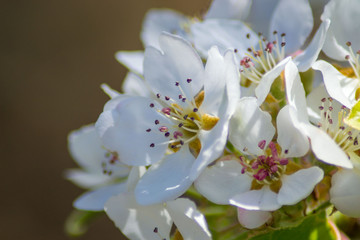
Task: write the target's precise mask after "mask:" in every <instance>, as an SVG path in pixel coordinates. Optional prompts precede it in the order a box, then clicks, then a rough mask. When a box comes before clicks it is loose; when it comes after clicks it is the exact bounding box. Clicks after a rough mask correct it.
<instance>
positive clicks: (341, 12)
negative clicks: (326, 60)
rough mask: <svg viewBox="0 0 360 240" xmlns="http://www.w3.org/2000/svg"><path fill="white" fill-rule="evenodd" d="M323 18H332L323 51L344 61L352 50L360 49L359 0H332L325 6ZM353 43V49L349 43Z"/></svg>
mask: <svg viewBox="0 0 360 240" xmlns="http://www.w3.org/2000/svg"><path fill="white" fill-rule="evenodd" d="M321 19H322V20H323V21H324V19H330V20H331V25H330V28H329V31H328V34H327V36H326V41H325V44H324V47H323V49H322V50H323V51H324V52H325V54H326V55H327V56H329V57H330V58H333V59H336V60H339V61H344V60H345V57H346V56H347V55H349V56H351V55H352V54H351V51H352V49H354V50H355V51H358V50H360V35H359V33H358V31H357V30H358V29H359V28H360V2H359V1H358V0H331V1H329V3H328V4H327V5H326V6H325V8H324V13H323V15H322V16H321ZM348 42H351V43H352V49H351V48H349V46H347V43H348Z"/></svg>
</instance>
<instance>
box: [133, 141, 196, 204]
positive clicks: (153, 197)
mask: <svg viewBox="0 0 360 240" xmlns="http://www.w3.org/2000/svg"><path fill="white" fill-rule="evenodd" d="M194 161H195V158H194V157H193V155H192V154H191V153H190V151H189V150H188V149H187V147H186V146H184V147H183V148H181V150H179V151H178V152H176V153H173V154H171V155H168V156H166V157H165V158H164V160H163V161H162V162H160V163H159V164H157V165H153V166H151V167H150V168H149V169H148V171H147V172H146V173H145V174H144V176H143V177H142V178H141V179H140V181H139V183H138V185H137V186H136V188H135V196H136V200H137V201H138V203H139V204H142V205H149V204H154V203H161V202H166V201H169V200H173V199H175V198H177V197H179V196H180V195H181V194H183V193H184V192H185V191H186V190H187V189H188V188H189V187H190V186H191V184H192V181H191V180H190V178H189V173H190V169H191V166H192V164H193V163H194Z"/></svg>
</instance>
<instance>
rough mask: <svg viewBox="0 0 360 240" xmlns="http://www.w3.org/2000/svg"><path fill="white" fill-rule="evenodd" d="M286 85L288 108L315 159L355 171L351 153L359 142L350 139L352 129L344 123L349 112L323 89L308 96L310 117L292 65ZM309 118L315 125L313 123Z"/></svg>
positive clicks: (303, 92)
mask: <svg viewBox="0 0 360 240" xmlns="http://www.w3.org/2000/svg"><path fill="white" fill-rule="evenodd" d="M285 86H286V96H287V99H288V102H289V105H290V106H291V108H292V109H293V111H290V117H291V120H292V121H294V122H295V126H296V127H297V128H298V129H299V130H300V131H301V132H303V134H305V135H306V136H307V137H309V138H310V142H311V148H312V151H313V153H314V154H315V156H316V157H317V158H318V159H320V160H322V161H324V162H326V163H328V164H332V165H336V166H340V167H345V168H352V166H353V165H352V163H351V161H350V160H349V159H348V154H349V153H351V152H352V151H353V149H354V148H357V142H356V141H355V140H356V138H349V135H348V132H349V131H350V130H349V129H348V128H347V127H346V126H344V124H343V121H342V120H343V118H344V117H345V114H346V112H345V111H344V109H343V108H342V106H341V105H340V104H338V103H336V101H335V100H333V99H332V98H329V96H328V94H327V93H326V91H325V89H324V87H323V86H320V87H318V88H316V89H315V90H313V91H312V92H311V93H310V94H309V96H308V104H309V115H308V112H307V102H306V98H305V91H304V88H303V85H302V83H301V81H300V76H299V74H298V71H297V68H296V66H295V64H294V63H292V62H289V63H288V64H287V66H286V67H285ZM309 116H310V121H311V122H312V123H313V124H314V125H313V124H311V123H310V121H309ZM350 132H351V131H350ZM353 133H354V134H356V132H353ZM351 134H352V133H351Z"/></svg>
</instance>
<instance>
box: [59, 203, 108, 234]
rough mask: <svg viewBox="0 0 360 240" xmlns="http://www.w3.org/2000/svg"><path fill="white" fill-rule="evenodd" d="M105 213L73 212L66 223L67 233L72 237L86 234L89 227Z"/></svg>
mask: <svg viewBox="0 0 360 240" xmlns="http://www.w3.org/2000/svg"><path fill="white" fill-rule="evenodd" d="M103 214H104V212H91V211H79V210H73V211H72V213H71V214H70V216H68V218H67V219H66V221H65V232H66V234H68V235H69V236H71V237H79V236H81V235H83V234H84V233H86V231H87V230H88V228H89V225H90V224H91V223H92V222H93V221H94V220H95V219H97V218H98V217H100V216H101V215H103Z"/></svg>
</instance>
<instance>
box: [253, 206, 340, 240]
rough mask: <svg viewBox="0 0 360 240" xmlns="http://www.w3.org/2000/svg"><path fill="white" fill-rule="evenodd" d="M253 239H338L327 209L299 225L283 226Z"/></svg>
mask: <svg viewBox="0 0 360 240" xmlns="http://www.w3.org/2000/svg"><path fill="white" fill-rule="evenodd" d="M251 239H252V240H275V239H276V240H288V239H291V240H317V239H326V240H336V236H335V233H334V231H333V230H332V228H331V226H330V224H329V223H328V221H327V218H326V214H325V211H321V212H319V213H317V214H314V215H310V216H307V217H305V218H304V220H303V221H302V222H301V223H300V224H299V225H297V226H293V227H290V228H282V229H277V230H274V231H271V232H269V233H266V234H261V235H257V236H255V237H253V238H251Z"/></svg>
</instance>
